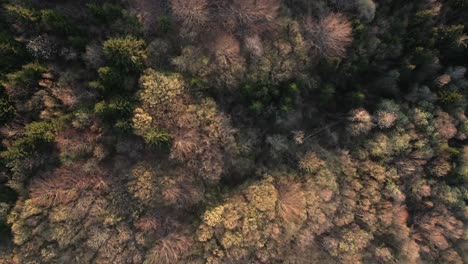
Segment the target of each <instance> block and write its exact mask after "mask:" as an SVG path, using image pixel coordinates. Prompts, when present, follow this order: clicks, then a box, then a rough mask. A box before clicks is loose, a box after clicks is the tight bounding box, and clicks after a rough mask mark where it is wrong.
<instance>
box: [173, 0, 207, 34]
mask: <svg viewBox="0 0 468 264" xmlns="http://www.w3.org/2000/svg"><path fill="white" fill-rule="evenodd" d="M171 9H172V13H173V14H174V16H175V17H176V18H177V19H178V20H180V21H181V22H182V23H183V24H184V26H185V27H188V28H192V27H200V26H204V25H205V24H206V23H207V22H208V20H209V17H208V15H209V14H208V13H209V9H208V1H207V0H171Z"/></svg>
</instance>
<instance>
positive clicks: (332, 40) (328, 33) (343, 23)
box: [306, 13, 353, 58]
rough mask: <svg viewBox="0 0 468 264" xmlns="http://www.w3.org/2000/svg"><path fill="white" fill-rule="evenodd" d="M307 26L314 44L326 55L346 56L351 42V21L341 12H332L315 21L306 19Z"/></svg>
mask: <svg viewBox="0 0 468 264" xmlns="http://www.w3.org/2000/svg"><path fill="white" fill-rule="evenodd" d="M306 27H307V31H308V33H309V37H310V39H311V41H312V44H313V46H314V47H315V48H316V49H317V51H318V52H319V53H320V54H322V55H323V56H325V57H340V58H341V57H344V56H345V55H346V48H347V47H348V46H349V45H350V44H351V42H352V40H353V38H352V31H353V29H352V26H351V22H349V21H348V19H347V18H346V17H345V16H344V15H342V14H340V13H330V14H328V15H327V16H325V17H323V18H321V19H319V21H318V22H314V21H313V20H312V19H311V18H308V19H307V20H306Z"/></svg>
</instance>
